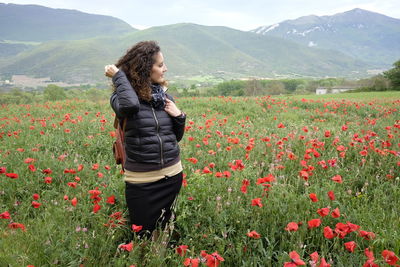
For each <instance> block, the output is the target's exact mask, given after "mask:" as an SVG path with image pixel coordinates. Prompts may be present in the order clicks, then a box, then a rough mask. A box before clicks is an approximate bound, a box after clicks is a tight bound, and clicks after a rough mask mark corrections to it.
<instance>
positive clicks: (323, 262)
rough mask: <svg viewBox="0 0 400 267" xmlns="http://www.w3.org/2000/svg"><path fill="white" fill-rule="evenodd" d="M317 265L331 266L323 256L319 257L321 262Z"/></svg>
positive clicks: (322, 266) (320, 266)
mask: <svg viewBox="0 0 400 267" xmlns="http://www.w3.org/2000/svg"><path fill="white" fill-rule="evenodd" d="M318 267H331V265H330V264H328V263H326V260H325V258H321V262H320V263H319V265H318Z"/></svg>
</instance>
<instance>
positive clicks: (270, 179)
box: [256, 174, 275, 184]
mask: <svg viewBox="0 0 400 267" xmlns="http://www.w3.org/2000/svg"><path fill="white" fill-rule="evenodd" d="M272 182H275V177H274V176H273V175H272V174H268V175H267V176H265V177H263V178H258V179H257V183H256V184H263V183H272Z"/></svg>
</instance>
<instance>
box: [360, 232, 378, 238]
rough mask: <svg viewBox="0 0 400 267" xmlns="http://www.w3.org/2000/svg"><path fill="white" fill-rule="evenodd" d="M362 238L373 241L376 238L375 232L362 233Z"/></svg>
mask: <svg viewBox="0 0 400 267" xmlns="http://www.w3.org/2000/svg"><path fill="white" fill-rule="evenodd" d="M359 234H360V236H361V237H362V238H364V239H365V240H371V239H374V238H375V234H374V233H373V232H367V231H360V233H359Z"/></svg>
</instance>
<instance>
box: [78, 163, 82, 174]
mask: <svg viewBox="0 0 400 267" xmlns="http://www.w3.org/2000/svg"><path fill="white" fill-rule="evenodd" d="M81 170H83V165H82V164H79V165H78V170H77V171H78V172H80V171H81Z"/></svg>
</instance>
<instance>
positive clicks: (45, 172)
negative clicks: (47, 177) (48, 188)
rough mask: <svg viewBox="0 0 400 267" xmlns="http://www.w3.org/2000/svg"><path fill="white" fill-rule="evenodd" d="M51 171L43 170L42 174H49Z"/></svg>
mask: <svg viewBox="0 0 400 267" xmlns="http://www.w3.org/2000/svg"><path fill="white" fill-rule="evenodd" d="M52 172H53V171H52V170H51V169H44V170H43V171H42V173H44V174H51V173H52Z"/></svg>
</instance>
